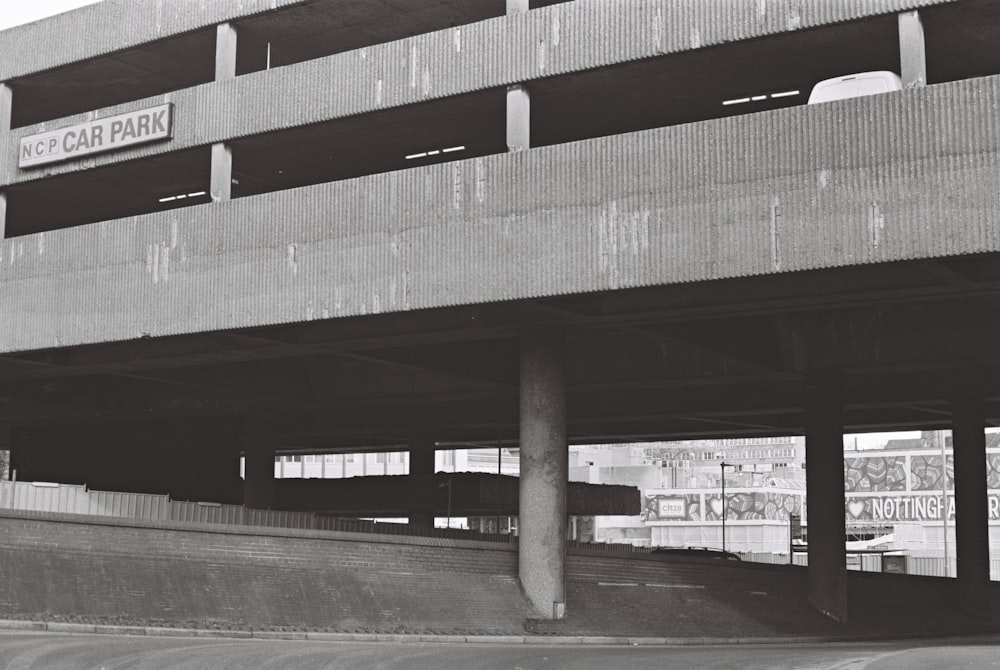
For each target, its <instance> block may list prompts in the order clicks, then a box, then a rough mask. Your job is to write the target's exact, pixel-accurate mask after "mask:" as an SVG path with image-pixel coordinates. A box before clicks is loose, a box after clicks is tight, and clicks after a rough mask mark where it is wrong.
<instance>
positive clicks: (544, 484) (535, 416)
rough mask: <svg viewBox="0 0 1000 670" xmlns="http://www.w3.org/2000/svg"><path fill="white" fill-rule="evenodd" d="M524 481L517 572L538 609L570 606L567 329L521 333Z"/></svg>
mask: <svg viewBox="0 0 1000 670" xmlns="http://www.w3.org/2000/svg"><path fill="white" fill-rule="evenodd" d="M520 370H521V400H520V407H521V430H520V434H521V449H520V464H521V477H520V479H521V481H520V491H519V495H518V498H519V508H520V514H519V515H518V523H519V524H520V528H519V531H518V533H519V537H520V539H519V542H518V546H519V550H518V574H519V576H520V578H521V585H522V587H523V588H524V591H525V594H526V595H527V596H528V599H529V600H530V601H531V604H532V605H533V606H534V607H535V610H536V611H537V612H538V614H539V615H540V616H541V617H543V618H547V619H561V618H562V617H563V616H565V611H566V489H567V486H568V478H569V449H568V447H567V442H566V381H565V376H566V373H565V342H564V335H563V334H562V333H561V332H560V331H557V330H548V329H537V330H535V329H533V330H531V331H527V332H525V333H524V334H523V335H522V338H521V356H520Z"/></svg>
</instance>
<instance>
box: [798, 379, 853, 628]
mask: <svg viewBox="0 0 1000 670" xmlns="http://www.w3.org/2000/svg"><path fill="white" fill-rule="evenodd" d="M805 410H806V411H805V420H806V422H805V423H806V425H805V428H806V430H805V433H806V513H807V515H808V516H807V519H808V528H809V587H808V591H809V602H810V603H811V604H812V605H813V607H815V608H816V609H817V610H819V611H820V612H822V613H823V614H825V615H826V616H828V617H830V618H831V619H833V620H835V621H839V622H840V623H847V555H846V542H847V532H846V530H845V527H844V418H843V400H842V389H841V380H840V377H839V375H837V374H812V375H807V377H806V388H805Z"/></svg>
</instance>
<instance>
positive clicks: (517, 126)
mask: <svg viewBox="0 0 1000 670" xmlns="http://www.w3.org/2000/svg"><path fill="white" fill-rule="evenodd" d="M529 148H531V96H530V95H529V94H528V89H526V88H525V87H524V86H510V87H509V88H508V89H507V150H508V151H524V150H525V149H529Z"/></svg>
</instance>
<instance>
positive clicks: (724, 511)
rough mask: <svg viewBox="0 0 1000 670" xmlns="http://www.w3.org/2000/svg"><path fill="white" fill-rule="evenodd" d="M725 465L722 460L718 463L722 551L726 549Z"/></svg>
mask: <svg viewBox="0 0 1000 670" xmlns="http://www.w3.org/2000/svg"><path fill="white" fill-rule="evenodd" d="M726 465H727V463H726V462H725V461H723V462H722V463H719V472H720V474H721V475H722V551H723V552H725V551H726Z"/></svg>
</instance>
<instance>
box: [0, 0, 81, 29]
mask: <svg viewBox="0 0 1000 670" xmlns="http://www.w3.org/2000/svg"><path fill="white" fill-rule="evenodd" d="M99 1H100V0H0V30H4V29H5V28H10V27H11V26H18V25H21V24H22V23H29V22H31V21H37V20H38V19H43V18H45V17H46V16H52V15H53V14H59V13H61V12H68V11H69V10H71V9H76V8H77V7H82V6H83V5H92V4H94V3H95V2H99Z"/></svg>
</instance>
